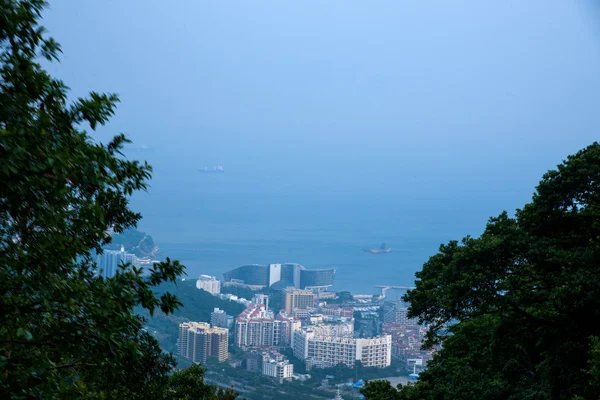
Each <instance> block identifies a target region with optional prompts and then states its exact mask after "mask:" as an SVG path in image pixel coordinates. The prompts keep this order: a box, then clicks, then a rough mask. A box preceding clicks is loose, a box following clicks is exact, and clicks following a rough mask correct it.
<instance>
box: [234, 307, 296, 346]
mask: <svg viewBox="0 0 600 400" xmlns="http://www.w3.org/2000/svg"><path fill="white" fill-rule="evenodd" d="M299 328H300V321H299V320H297V319H295V318H294V317H291V316H289V315H287V314H286V313H284V312H280V313H279V314H277V316H275V315H274V314H273V312H272V311H269V309H268V308H267V307H266V304H250V305H249V306H248V307H247V308H246V309H245V310H244V311H243V312H242V313H241V314H240V315H238V317H237V318H236V320H235V344H236V345H237V346H239V347H246V348H247V347H268V346H289V344H290V342H291V338H292V334H293V332H294V330H296V329H299Z"/></svg>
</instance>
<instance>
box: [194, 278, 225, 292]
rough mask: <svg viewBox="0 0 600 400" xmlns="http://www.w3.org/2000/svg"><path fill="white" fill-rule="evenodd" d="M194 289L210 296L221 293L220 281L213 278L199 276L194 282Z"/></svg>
mask: <svg viewBox="0 0 600 400" xmlns="http://www.w3.org/2000/svg"><path fill="white" fill-rule="evenodd" d="M196 288H198V289H202V290H205V291H207V292H208V293H210V294H219V293H221V281H219V280H218V279H217V278H215V277H214V276H210V275H200V278H198V280H197V281H196Z"/></svg>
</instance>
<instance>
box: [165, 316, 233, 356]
mask: <svg viewBox="0 0 600 400" xmlns="http://www.w3.org/2000/svg"><path fill="white" fill-rule="evenodd" d="M228 339H229V330H228V329H225V328H218V327H213V328H211V327H210V325H209V324H208V323H206V322H184V323H182V324H179V339H178V341H177V350H178V352H179V354H180V355H181V356H182V357H185V358H189V359H190V360H192V361H193V362H195V363H204V362H206V360H207V359H208V358H209V357H213V356H214V357H217V358H218V359H219V361H225V360H227V358H228V356H229V354H228V351H229V348H228V347H229V343H228Z"/></svg>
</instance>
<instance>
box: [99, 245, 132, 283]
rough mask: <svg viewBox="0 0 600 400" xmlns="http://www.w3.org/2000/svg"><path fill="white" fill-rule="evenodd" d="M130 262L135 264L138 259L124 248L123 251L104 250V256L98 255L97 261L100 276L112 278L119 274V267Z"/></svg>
mask: <svg viewBox="0 0 600 400" xmlns="http://www.w3.org/2000/svg"><path fill="white" fill-rule="evenodd" d="M128 262H129V263H131V264H135V262H136V257H135V255H133V254H128V253H126V252H125V249H124V248H123V247H122V246H121V250H104V251H103V252H102V254H98V259H97V261H96V266H97V269H98V274H99V275H100V276H102V277H104V278H112V277H113V276H115V275H116V274H117V271H118V270H119V265H121V264H122V263H128Z"/></svg>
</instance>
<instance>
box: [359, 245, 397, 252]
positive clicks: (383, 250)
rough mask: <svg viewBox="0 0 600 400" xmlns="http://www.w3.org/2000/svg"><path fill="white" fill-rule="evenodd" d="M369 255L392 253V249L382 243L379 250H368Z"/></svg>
mask: <svg viewBox="0 0 600 400" xmlns="http://www.w3.org/2000/svg"><path fill="white" fill-rule="evenodd" d="M365 251H366V252H367V253H371V254H382V253H389V252H391V251H392V249H390V248H389V247H387V246H386V245H385V243H382V244H381V246H379V248H374V249H368V250H365Z"/></svg>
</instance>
